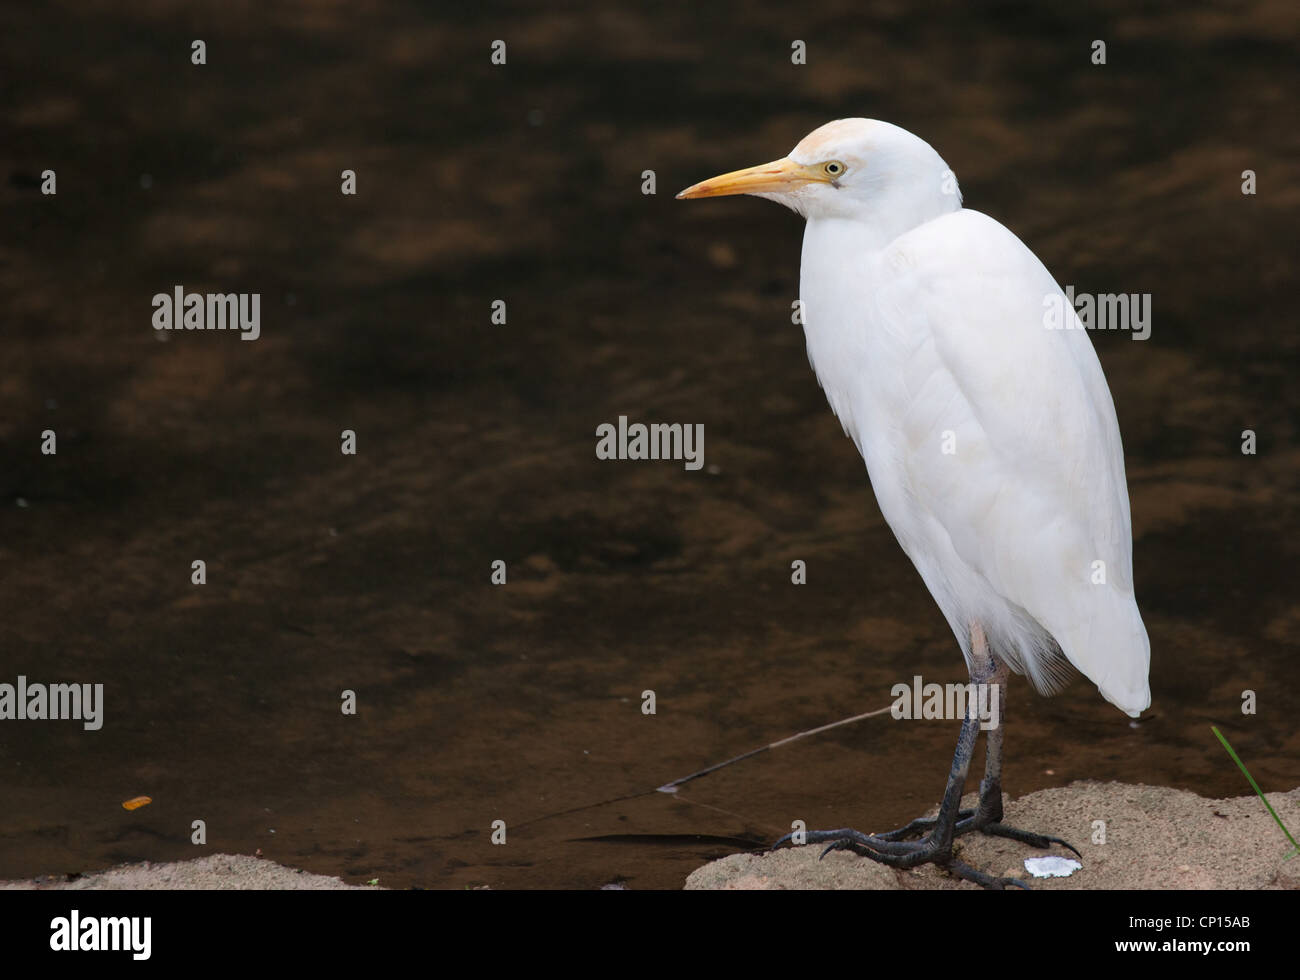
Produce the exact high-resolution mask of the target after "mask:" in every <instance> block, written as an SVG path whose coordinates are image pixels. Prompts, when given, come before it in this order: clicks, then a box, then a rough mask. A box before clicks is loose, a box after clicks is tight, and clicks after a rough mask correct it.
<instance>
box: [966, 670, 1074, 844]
mask: <svg viewBox="0 0 1300 980" xmlns="http://www.w3.org/2000/svg"><path fill="white" fill-rule="evenodd" d="M993 664H994V670H993V681H992V683H994V684H997V685H998V713H997V724H996V725H994V726H993V727H992V728H990V729H989V731H988V733H987V737H986V738H985V741H984V778H983V779H982V780H981V781H980V801H979V805H978V806H977V807H976V808H975V812H974V815H973V816H972V818H971V820H970V822H969V824H968V825H967V826H965V827H961V826H959V827H958V828H957V833H958V834H963V833H967V832H968V831H971V830H978V831H980V832H981V833H984V834H988V835H989V836H991V837H1006V838H1009V839H1010V840H1015V841H1020V843H1022V844H1028V845H1029V846H1030V847H1041V848H1048V847H1051V846H1052V845H1053V844H1060V845H1061V846H1062V847H1068V848H1069V849H1070V850H1072V851H1074V853H1075V854H1078V855H1079V857H1082V856H1083V855H1082V854H1079V850H1078V848H1076V847H1075V846H1074V845H1073V844H1071V843H1070V842H1069V841H1064V840H1061V838H1059V837H1053V836H1051V835H1050V834H1036V833H1034V832H1033V831H1030V830H1020V829H1018V828H1016V827H1008V826H1007V825H1006V824H1004V823H1003V822H1002V722H1003V717H1004V714H1005V712H1006V706H1007V681H1008V680H1009V679H1010V677H1011V671H1010V670H1008V669H1007V665H1006V664H1004V663H1003V662H1002V661H1001V660H999V659H998V658H997V657H996V656H994V657H993Z"/></svg>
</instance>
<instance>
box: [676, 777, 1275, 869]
mask: <svg viewBox="0 0 1300 980" xmlns="http://www.w3.org/2000/svg"><path fill="white" fill-rule="evenodd" d="M1268 800H1269V803H1271V804H1272V805H1273V808H1274V809H1275V810H1276V811H1277V812H1278V815H1279V816H1280V817H1281V818H1282V821H1283V822H1284V823H1285V824H1286V825H1287V827H1288V829H1290V830H1291V832H1292V834H1293V835H1294V834H1295V833H1296V832H1297V829H1300V826H1298V825H1300V788H1297V789H1293V790H1291V791H1290V792H1289V793H1270V794H1268ZM974 801H975V797H974V796H973V795H971V796H969V797H967V800H966V802H965V803H964V805H965V806H970V805H972V804H973V803H974ZM1005 808H1006V822H1007V823H1009V824H1010V825H1011V826H1014V827H1021V828H1023V829H1025V830H1036V831H1039V832H1041V833H1048V834H1054V835H1056V836H1058V837H1061V838H1063V839H1065V840H1068V841H1070V843H1072V844H1073V845H1074V846H1075V847H1077V848H1078V849H1079V851H1080V852H1081V853H1082V855H1083V861H1082V863H1083V868H1082V869H1081V870H1078V871H1075V872H1074V874H1073V875H1072V876H1070V877H1068V878H1046V879H1037V878H1032V876H1031V875H1029V874H1028V872H1026V871H1025V869H1024V863H1023V862H1024V859H1025V858H1029V857H1036V856H1040V855H1043V854H1045V853H1049V852H1043V851H1038V850H1034V849H1032V848H1028V847H1025V846H1024V845H1022V844H1017V843H1014V842H1012V841H1008V840H1004V839H998V838H991V837H983V836H980V835H971V836H968V837H963V838H961V839H960V840H959V841H958V853H959V855H960V857H961V859H962V860H963V861H965V862H966V863H967V864H970V865H973V866H974V867H976V868H981V869H983V870H986V871H990V872H993V873H1001V874H1002V875H1004V876H1006V877H1017V878H1021V879H1025V880H1028V881H1030V884H1031V887H1033V888H1091V889H1115V888H1250V889H1255V888H1267V889H1298V890H1300V857H1298V858H1294V859H1292V860H1289V861H1288V860H1284V858H1285V857H1286V855H1287V853H1288V852H1289V851H1290V850H1291V848H1290V845H1289V844H1288V843H1287V840H1286V837H1285V836H1284V835H1283V834H1282V831H1281V830H1280V829H1279V828H1278V826H1277V824H1276V823H1275V822H1274V820H1273V818H1272V817H1271V816H1269V814H1268V811H1267V810H1265V809H1264V806H1263V804H1261V803H1260V801H1259V797H1257V796H1254V795H1253V794H1252V795H1251V796H1243V797H1239V798H1237V799H1230V800H1207V799H1204V798H1203V797H1200V796H1197V795H1196V794H1195V793H1190V792H1188V791H1186V790H1177V789H1167V788H1163V787H1156V786H1141V785H1137V786H1130V785H1125V784H1122V783H1097V782H1078V783H1072V784H1070V785H1069V786H1066V787H1063V788H1060V789H1049V790H1043V791H1041V792H1038V793H1030V794H1029V795H1028V796H1024V797H1022V798H1020V799H1018V800H1014V801H1013V800H1011V799H1010V798H1007V802H1006V807H1005ZM1094 820H1102V821H1105V823H1106V839H1105V840H1106V842H1105V843H1104V844H1098V843H1093V836H1092V835H1093V830H1092V822H1093V821H1094ZM859 829H862V828H859ZM821 850H822V848H821V847H799V848H792V849H785V850H780V851H774V852H770V853H766V854H732V855H730V856H728V857H725V858H722V859H721V860H719V861H714V862H713V863H711V864H708V865H705V866H704V867H702V868H700V869H699V870H697V871H695V872H693V873H692V874H691V875H690V877H688V878H687V879H686V887H687V888H688V889H707V888H730V889H788V888H809V889H818V888H880V889H900V890H902V889H914V888H976V887H977V886H976V885H974V884H972V883H970V882H965V881H960V880H958V879H955V878H952V877H950V876H949V875H947V874H945V873H944V872H942V871H940V870H938V869H937V868H934V867H933V866H928V867H922V868H920V869H917V870H915V871H905V872H899V871H895V870H893V869H892V868H887V867H885V866H883V865H880V864H876V863H875V862H873V861H870V860H868V859H865V858H861V857H858V856H857V855H854V854H850V853H847V852H840V851H837V852H833V853H831V854H828V855H826V857H825V859H823V860H821V861H819V860H818V859H817V857H818V855H819V854H820V853H821ZM1050 853H1053V854H1064V855H1066V856H1068V857H1073V855H1072V854H1070V852H1069V851H1066V850H1064V849H1062V848H1054V849H1053V850H1052V851H1051V852H1050Z"/></svg>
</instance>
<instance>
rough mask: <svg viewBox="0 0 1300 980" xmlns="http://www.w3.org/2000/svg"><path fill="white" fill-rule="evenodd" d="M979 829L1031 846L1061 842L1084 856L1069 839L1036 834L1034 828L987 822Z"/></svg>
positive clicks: (1063, 845) (1048, 845)
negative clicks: (1026, 828) (1028, 828)
mask: <svg viewBox="0 0 1300 980" xmlns="http://www.w3.org/2000/svg"><path fill="white" fill-rule="evenodd" d="M979 829H980V830H981V831H982V832H983V833H986V834H988V835H989V836H990V837H1006V838H1008V839H1009V840H1015V841H1020V843H1022V844H1028V845H1029V846H1030V847H1041V848H1043V849H1044V850H1046V849H1047V848H1049V847H1051V846H1052V845H1053V844H1060V845H1061V846H1062V847H1068V848H1069V849H1070V850H1072V851H1074V853H1075V855H1076V856H1077V857H1083V855H1082V854H1080V853H1079V849H1078V848H1077V847H1075V846H1074V845H1073V844H1071V843H1070V842H1069V841H1064V840H1061V838H1059V837H1053V836H1051V835H1050V834H1036V833H1034V832H1033V831H1032V830H1020V829H1019V828H1016V827H1008V826H1007V825H1006V824H1004V823H990V824H985V825H984V826H983V827H980V828H979Z"/></svg>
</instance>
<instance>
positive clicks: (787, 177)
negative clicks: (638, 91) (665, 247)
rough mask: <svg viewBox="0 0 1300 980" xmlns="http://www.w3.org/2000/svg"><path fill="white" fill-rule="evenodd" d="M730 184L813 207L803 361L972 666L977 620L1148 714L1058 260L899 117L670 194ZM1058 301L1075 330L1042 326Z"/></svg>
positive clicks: (827, 129) (996, 640) (1105, 450)
mask: <svg viewBox="0 0 1300 980" xmlns="http://www.w3.org/2000/svg"><path fill="white" fill-rule="evenodd" d="M732 193H751V194H757V195H758V196H761V197H767V198H770V199H773V200H776V201H779V202H781V203H782V204H785V205H786V206H788V207H790V208H792V209H794V210H795V211H798V212H799V213H801V214H803V215H804V216H805V217H806V218H807V227H806V229H805V232H804V242H803V260H802V268H801V277H800V280H801V281H800V298H801V299H802V301H803V319H804V331H805V334H806V337H807V342H808V353H809V358H810V360H811V361H812V365H813V369H814V370H815V371H816V373H817V378H818V380H819V381H820V383H821V385H822V388H823V389H824V390H825V392H826V397H827V399H828V400H829V402H830V405H831V408H832V409H833V410H834V412H835V414H836V415H837V416H838V417H839V419H840V421H841V422H842V423H843V425H844V429H845V431H846V432H847V433H848V435H849V436H850V437H852V439H853V440H854V442H855V443H856V444H857V447H858V450H859V451H860V452H861V453H862V457H863V459H864V460H865V461H866V464H867V472H868V473H869V475H870V477H871V483H872V486H873V488H874V490H875V493H876V498H877V500H878V501H879V503H880V510H881V513H882V514H883V515H884V517H885V520H886V521H887V522H888V523H889V526H890V528H891V529H892V530H893V532H894V534H895V536H896V537H897V538H898V541H899V544H900V545H902V547H903V550H904V551H905V552H906V553H907V555H908V557H909V558H911V559H912V562H913V563H914V564H915V565H916V568H917V570H918V571H919V572H920V574H921V577H922V579H923V580H924V582H925V584H926V586H927V588H929V590H930V592H931V594H932V595H933V596H934V598H935V600H936V601H937V602H938V604H939V607H940V608H941V609H942V610H943V614H944V616H945V617H946V618H947V620H948V623H949V625H950V626H951V627H952V630H953V633H954V635H955V636H956V637H957V640H958V643H960V644H961V647H962V650H963V653H964V654H965V656H966V659H967V661H968V663H969V662H970V661H971V657H972V652H971V634H972V629H973V627H975V626H976V625H978V626H979V627H980V628H982V630H983V632H984V634H985V635H986V636H987V638H988V643H989V647H990V649H991V651H992V652H993V653H994V654H995V655H996V656H998V657H1001V658H1002V659H1003V660H1004V661H1005V662H1006V663H1007V664H1008V665H1009V666H1010V667H1011V669H1012V670H1015V671H1016V672H1017V673H1022V674H1026V675H1028V677H1029V678H1030V680H1031V681H1032V682H1033V684H1034V686H1035V687H1036V688H1037V689H1038V690H1039V691H1040V692H1042V693H1045V694H1046V693H1052V692H1054V691H1056V690H1057V689H1059V687H1060V686H1061V685H1062V683H1063V682H1064V681H1065V680H1066V679H1067V678H1068V676H1069V673H1070V672H1069V668H1068V666H1067V664H1069V665H1073V666H1074V667H1075V668H1077V669H1078V670H1079V671H1081V672H1082V673H1083V674H1084V675H1086V676H1087V677H1088V678H1089V679H1090V680H1092V681H1093V682H1094V683H1095V684H1096V685H1097V687H1098V689H1099V690H1100V691H1101V693H1102V695H1103V696H1104V697H1105V698H1106V699H1107V700H1108V701H1110V702H1111V703H1113V704H1115V705H1116V706H1117V707H1119V708H1120V709H1121V710H1123V711H1125V712H1127V713H1128V714H1130V715H1132V716H1135V717H1136V716H1137V715H1138V714H1139V713H1140V712H1141V711H1142V710H1143V709H1145V708H1147V707H1148V706H1149V705H1150V701H1151V697H1150V691H1149V688H1148V684H1147V673H1148V665H1149V661H1150V645H1149V642H1148V639H1147V634H1146V629H1145V627H1144V626H1143V623H1142V618H1141V615H1140V614H1139V612H1138V608H1137V602H1136V599H1135V597H1134V591H1133V561H1132V535H1131V530H1130V521H1129V504H1128V491H1127V486H1126V484H1125V477H1124V454H1123V449H1122V447H1121V444H1120V434H1119V426H1118V423H1117V422H1116V418H1115V408H1114V404H1113V403H1112V401H1111V396H1110V391H1109V389H1108V388H1107V386H1106V380H1105V378H1104V377H1103V375H1102V371H1101V366H1100V364H1099V363H1098V361H1097V356H1096V354H1095V353H1094V351H1093V348H1092V343H1091V341H1090V340H1089V338H1088V334H1087V331H1086V330H1084V329H1083V328H1082V325H1081V324H1080V323H1079V322H1078V318H1077V317H1075V316H1074V313H1073V310H1072V309H1071V307H1070V305H1069V304H1068V303H1066V302H1065V299H1064V296H1063V295H1062V293H1061V289H1060V287H1059V286H1058V285H1057V284H1056V282H1055V280H1054V279H1053V278H1052V275H1051V274H1050V273H1049V272H1048V271H1047V269H1046V268H1044V267H1043V264H1042V263H1041V262H1039V261H1038V259H1037V258H1036V257H1035V256H1034V254H1033V253H1032V252H1031V251H1030V250H1029V249H1028V248H1026V247H1025V245H1024V244H1023V243H1022V242H1021V241H1020V240H1019V239H1018V238H1017V237H1016V236H1015V235H1013V234H1012V233H1011V232H1010V231H1008V230H1007V229H1006V228H1004V227H1003V226H1002V225H1000V224H999V223H998V222H996V221H994V220H993V219H992V218H989V217H987V216H986V215H983V214H980V213H979V212H977V211H971V210H966V209H963V208H962V206H961V196H960V194H959V192H958V190H957V185H956V180H955V178H954V177H953V175H952V173H951V171H950V170H949V169H948V167H947V165H946V164H945V163H944V161H943V160H942V159H941V158H940V157H939V155H938V154H937V153H936V152H935V151H934V150H933V149H932V148H931V147H930V146H929V144H927V143H926V142H924V141H923V140H921V139H919V138H918V137H916V136H914V135H912V134H911V133H908V132H906V131H905V130H902V129H899V128H898V127H896V126H892V125H890V124H888V123H883V122H878V121H875V120H867V119H841V120H837V121H835V122H832V123H828V124H827V125H825V126H823V127H821V128H820V129H818V130H816V131H814V132H813V133H812V134H810V135H809V136H808V137H806V138H805V139H804V140H803V141H801V142H800V143H799V144H798V146H796V147H795V148H794V150H793V151H792V152H791V153H790V156H789V157H788V158H786V159H783V160H778V161H775V162H773V163H771V164H765V165H763V166H760V167H753V168H750V169H749V170H744V171H737V172H736V173H733V174H726V175H723V176H721V177H717V178H714V179H713V180H710V181H705V182H703V183H701V184H697V185H695V186H694V187H692V188H689V189H688V190H686V191H683V192H682V194H680V195H678V196H679V197H708V196H716V195H720V194H732ZM1054 303H1059V304H1060V307H1059V308H1063V309H1064V310H1065V311H1066V316H1067V323H1066V326H1067V329H1060V328H1059V325H1058V327H1057V328H1055V329H1053V328H1052V327H1050V326H1049V325H1048V321H1049V318H1048V317H1045V313H1046V312H1047V311H1048V309H1049V304H1054ZM1098 563H1101V564H1098Z"/></svg>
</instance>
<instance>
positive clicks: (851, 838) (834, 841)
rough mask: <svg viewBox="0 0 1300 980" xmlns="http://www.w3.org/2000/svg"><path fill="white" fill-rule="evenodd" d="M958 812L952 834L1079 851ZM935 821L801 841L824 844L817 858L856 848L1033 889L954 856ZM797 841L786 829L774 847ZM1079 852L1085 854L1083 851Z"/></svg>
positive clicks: (985, 882) (889, 860)
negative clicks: (937, 832) (937, 835)
mask: <svg viewBox="0 0 1300 980" xmlns="http://www.w3.org/2000/svg"><path fill="white" fill-rule="evenodd" d="M958 817H959V819H958V821H957V823H956V826H955V827H954V828H953V836H954V837H956V836H958V835H960V834H965V833H970V832H971V831H973V830H978V831H979V832H980V833H984V834H988V835H989V836H990V837H1006V838H1008V839H1010V840H1014V841H1019V842H1020V843H1022V844H1028V845H1029V846H1030V847H1038V848H1042V849H1044V850H1046V849H1047V848H1050V847H1051V846H1052V845H1053V844H1060V845H1061V846H1062V847H1066V848H1069V849H1070V850H1071V851H1074V853H1075V854H1079V852H1078V850H1076V849H1075V848H1074V846H1073V845H1071V844H1069V843H1068V842H1066V841H1063V840H1061V838H1059V837H1052V836H1050V835H1048V834H1035V833H1033V832H1031V831H1028V830H1019V829H1017V828H1016V827H1008V826H1007V825H1006V824H1002V823H985V824H983V825H982V826H978V825H977V822H978V819H979V818H978V816H977V815H976V811H974V810H962V811H960V812H959V813H958ZM936 823H937V820H936V818H934V817H921V818H920V819H917V820H913V821H912V822H911V823H909V824H908V825H907V826H905V827H899V828H898V829H897V830H891V831H889V832H888V833H884V834H864V833H862V831H860V830H853V829H852V828H849V827H844V828H842V829H840V830H809V831H804V832H803V840H804V843H805V844H825V845H826V846H825V848H823V849H822V853H821V855H820V857H819V858H818V860H820V859H821V858H824V857H825V856H826V855H827V854H829V853H830V852H831V851H852V852H853V853H855V854H859V855H861V856H862V857H865V858H870V859H871V860H873V861H876V862H878V863H879V864H884V865H887V866H889V867H891V868H898V869H902V870H906V869H908V868H915V867H917V866H918V865H921V864H934V865H937V866H938V867H941V868H943V869H944V870H946V871H948V872H949V873H950V874H953V875H956V876H957V877H958V878H962V879H964V880H966V881H973V882H974V883H975V884H977V885H979V886H981V887H983V888H988V889H993V890H995V891H1002V890H1004V889H1006V888H1024V889H1026V890H1028V889H1029V885H1027V884H1026V883H1025V882H1023V881H1021V880H1019V879H1018V878H1002V877H998V876H996V875H991V874H988V873H987V872H984V871H980V870H978V869H976V868H972V867H971V866H970V865H968V864H966V863H964V862H962V861H958V860H956V859H955V858H954V857H953V853H952V843H951V842H948V843H947V844H945V843H943V842H942V841H940V840H938V839H936V838H935V837H934V834H933V830H934V827H935V824H936ZM925 830H929V831H930V833H929V834H927V835H926V836H923V837H921V838H920V839H919V840H902V839H900V838H903V837H907V836H911V835H916V834H920V833H921V832H922V831H925ZM793 840H794V834H793V833H790V834H786V835H785V836H784V837H782V838H781V839H780V840H778V841H777V842H776V843H775V844H773V845H772V850H776V849H777V848H778V847H780V846H781V845H782V844H789V843H792V842H793ZM1079 856H1080V857H1082V855H1079Z"/></svg>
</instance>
